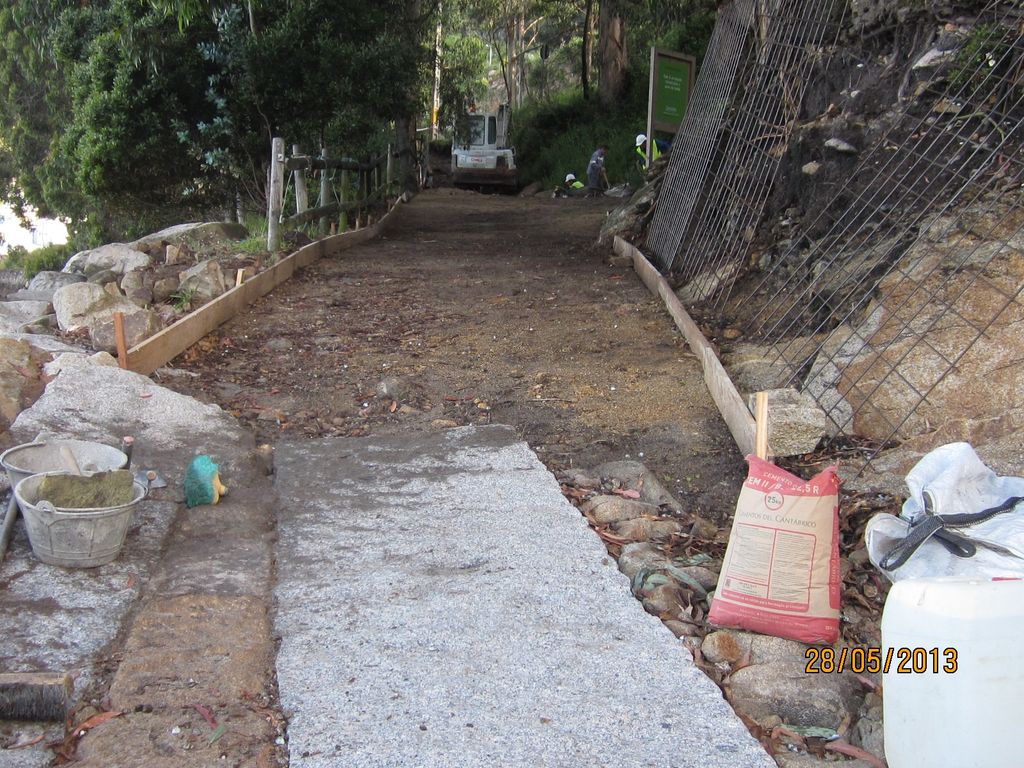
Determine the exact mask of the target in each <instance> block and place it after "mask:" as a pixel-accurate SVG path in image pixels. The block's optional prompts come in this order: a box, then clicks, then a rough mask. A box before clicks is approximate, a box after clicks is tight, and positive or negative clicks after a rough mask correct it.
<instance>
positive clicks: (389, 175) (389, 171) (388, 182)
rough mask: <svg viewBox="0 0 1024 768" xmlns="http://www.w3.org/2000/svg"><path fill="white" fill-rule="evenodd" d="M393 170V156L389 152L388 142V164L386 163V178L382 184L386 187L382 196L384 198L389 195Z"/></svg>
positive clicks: (393, 177)
mask: <svg viewBox="0 0 1024 768" xmlns="http://www.w3.org/2000/svg"><path fill="white" fill-rule="evenodd" d="M394 172H395V167H394V156H393V155H392V154H391V145H390V144H388V164H387V174H386V176H387V178H386V180H385V182H384V184H385V185H386V189H385V190H384V197H385V198H388V197H390V196H391V183H392V182H393V181H394V179H395V176H394Z"/></svg>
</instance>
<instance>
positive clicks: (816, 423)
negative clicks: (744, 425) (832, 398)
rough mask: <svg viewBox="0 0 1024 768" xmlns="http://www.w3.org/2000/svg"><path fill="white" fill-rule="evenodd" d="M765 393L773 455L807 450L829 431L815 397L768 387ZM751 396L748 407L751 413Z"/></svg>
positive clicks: (815, 446)
mask: <svg viewBox="0 0 1024 768" xmlns="http://www.w3.org/2000/svg"><path fill="white" fill-rule="evenodd" d="M767 393H768V446H769V448H770V449H771V452H772V454H774V455H775V456H797V455H799V454H803V453H810V452H811V451H813V450H814V449H815V448H817V446H818V443H819V442H820V441H821V439H822V438H823V437H825V436H826V435H827V434H828V431H829V427H828V416H827V415H826V414H825V412H824V411H823V410H822V409H821V408H820V407H819V406H818V404H817V403H816V402H815V400H814V398H813V397H811V396H810V395H808V394H804V393H801V392H797V391H796V390H795V389H770V390H767ZM754 401H755V397H754V395H750V396H749V397H748V399H747V407H748V408H750V410H751V412H752V413H753V412H754V407H755V406H754Z"/></svg>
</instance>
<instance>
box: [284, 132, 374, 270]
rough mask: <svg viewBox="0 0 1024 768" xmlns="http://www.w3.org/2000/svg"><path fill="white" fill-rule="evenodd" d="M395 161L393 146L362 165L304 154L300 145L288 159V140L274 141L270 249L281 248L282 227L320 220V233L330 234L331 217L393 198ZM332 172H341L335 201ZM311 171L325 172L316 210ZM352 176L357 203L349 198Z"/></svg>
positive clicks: (324, 154) (355, 211)
mask: <svg viewBox="0 0 1024 768" xmlns="http://www.w3.org/2000/svg"><path fill="white" fill-rule="evenodd" d="M392 158H393V155H392V152H391V149H390V147H389V148H388V151H387V152H386V153H385V154H383V155H381V156H380V157H377V158H375V159H373V160H371V161H369V162H366V163H361V162H359V161H358V160H353V159H352V158H348V157H341V158H333V157H330V156H329V154H328V152H327V150H326V149H325V150H324V151H323V152H322V153H321V154H320V157H314V156H311V155H304V154H302V153H301V151H300V150H299V147H298V145H293V146H292V155H291V157H286V156H285V151H284V139H281V138H276V139H274V140H273V142H272V144H271V157H270V190H269V194H268V195H267V250H269V251H275V250H277V249H278V247H279V246H280V244H281V229H282V227H297V226H300V225H302V224H307V223H309V222H311V221H316V220H317V219H319V220H320V232H321V234H323V235H326V234H328V221H329V219H330V217H332V216H339V215H345V216H347V215H348V214H349V213H357V214H358V212H359V211H361V210H364V209H366V208H368V207H369V206H370V205H371V204H373V203H375V202H377V201H378V200H381V199H382V198H387V197H388V196H390V194H391V188H392V180H393V178H394V173H393V160H392ZM329 169H339V170H340V171H341V184H340V194H339V196H338V197H339V199H337V200H333V201H332V199H331V198H332V197H333V196H334V195H333V190H332V186H331V183H330V178H329V174H328V173H327V170H329ZM307 170H319V171H321V173H320V201H319V204H318V205H317V207H316V208H310V207H309V192H308V190H307V188H306V174H305V172H306V171H307ZM288 173H292V174H294V183H295V207H296V212H295V214H294V215H293V216H287V217H286V216H284V191H285V180H286V178H287V174H288ZM349 173H354V174H356V176H355V186H354V198H355V199H353V200H347V199H346V198H347V197H348V195H349V192H350V190H351V189H352V185H351V184H350V183H349V181H350V179H349ZM382 177H383V178H382ZM357 221H358V217H357ZM343 223H344V219H343Z"/></svg>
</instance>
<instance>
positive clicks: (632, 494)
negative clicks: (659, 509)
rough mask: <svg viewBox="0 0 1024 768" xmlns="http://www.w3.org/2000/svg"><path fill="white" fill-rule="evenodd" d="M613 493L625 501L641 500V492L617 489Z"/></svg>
mask: <svg viewBox="0 0 1024 768" xmlns="http://www.w3.org/2000/svg"><path fill="white" fill-rule="evenodd" d="M612 493H614V494H616V495H618V496H622V497H623V498H624V499H639V498H640V491H634V490H633V489H631V488H616V489H614V490H613V491H612Z"/></svg>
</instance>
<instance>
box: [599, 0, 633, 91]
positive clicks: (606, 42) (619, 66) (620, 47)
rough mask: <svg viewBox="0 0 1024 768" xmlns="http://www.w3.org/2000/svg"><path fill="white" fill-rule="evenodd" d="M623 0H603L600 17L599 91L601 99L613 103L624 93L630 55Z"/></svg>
mask: <svg viewBox="0 0 1024 768" xmlns="http://www.w3.org/2000/svg"><path fill="white" fill-rule="evenodd" d="M623 10H624V9H623V8H622V6H621V0H601V13H600V16H599V20H598V29H599V31H598V43H599V47H600V61H601V65H600V66H601V70H600V79H599V80H598V95H599V97H600V99H601V103H602V104H604V105H606V106H611V105H612V104H614V103H615V102H617V101H618V100H619V99H620V98H621V97H622V93H623V90H624V89H625V86H626V72H627V71H628V69H629V55H628V52H627V50H626V16H625V14H624V12H623Z"/></svg>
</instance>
